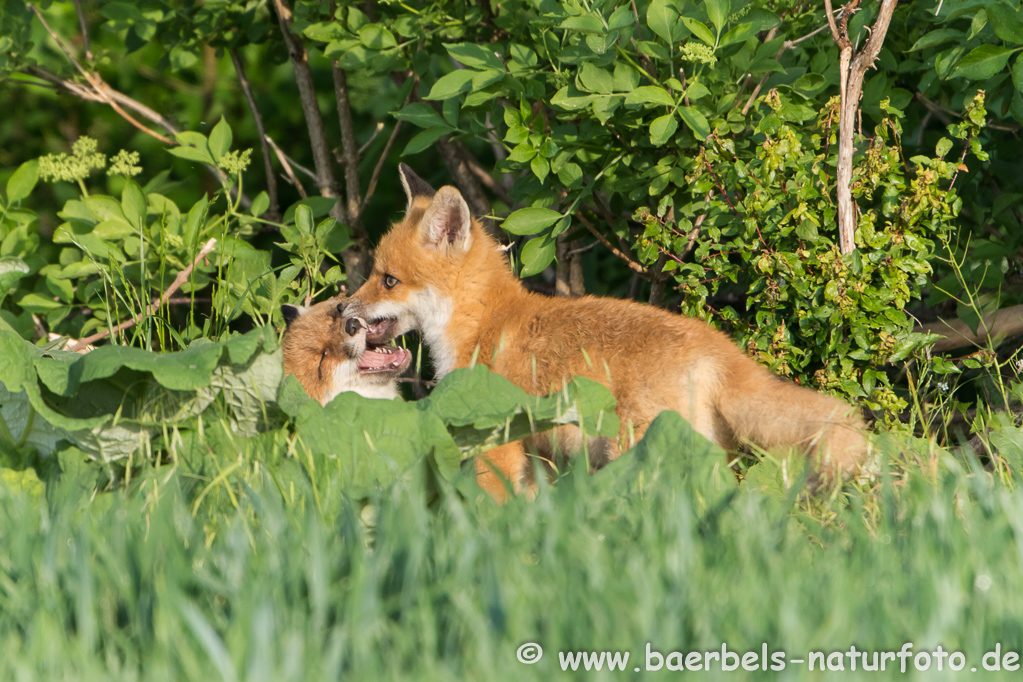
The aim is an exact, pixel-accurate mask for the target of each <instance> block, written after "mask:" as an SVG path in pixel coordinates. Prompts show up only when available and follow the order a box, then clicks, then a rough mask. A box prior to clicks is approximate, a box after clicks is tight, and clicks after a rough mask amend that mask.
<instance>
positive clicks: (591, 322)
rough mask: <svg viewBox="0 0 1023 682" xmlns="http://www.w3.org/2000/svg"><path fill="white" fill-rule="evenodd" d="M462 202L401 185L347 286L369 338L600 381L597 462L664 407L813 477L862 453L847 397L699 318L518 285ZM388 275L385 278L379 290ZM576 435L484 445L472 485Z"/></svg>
mask: <svg viewBox="0 0 1023 682" xmlns="http://www.w3.org/2000/svg"><path fill="white" fill-rule="evenodd" d="M402 172H403V173H405V174H408V173H411V171H409V170H408V169H407V168H405V167H402ZM416 180H418V178H416ZM419 182H420V183H421V182H422V181H421V180H419ZM408 184H410V183H406V185H408ZM464 204H465V202H464V200H462V197H461V195H460V194H459V193H458V191H457V190H456V189H455V188H453V187H444V188H441V189H440V190H439V191H438V192H437V193H436V195H435V196H431V195H429V194H428V195H426V196H424V195H421V194H420V195H416V194H411V195H410V197H409V206H408V210H407V212H406V216H405V219H404V220H402V221H401V222H399V223H397V224H395V225H394V226H393V227H392V228H391V230H390V231H389V232H388V233H387V234H386V235H384V237H383V238H382V239H381V242H380V245H379V246H378V248H377V250H376V261H375V265H374V269H373V272H372V274H371V275H370V277H369V279H368V281H367V282H366V283H365V284H364V285H363V286H362V287H361V288H360V289H359V291H358V292H356V293H355V294H354V295H353V297H352V298H353V300H356V301H358V302H359V303H360V304H361V305H362V306H364V309H362V310H361V312H360V314H362V315H364V316H365V317H366V318H367V320H369V321H370V325H371V327H370V335H371V338H372V335H373V334H374V333H376V334H378V335H380V336H384V337H386V336H390V335H396V334H401V333H404V332H406V331H409V330H411V329H420V330H421V331H422V333H423V337H424V340H425V341H426V343H427V345H428V346H429V348H430V352H431V356H432V357H433V358H434V360H435V364H436V365H437V367H438V373H439V374H441V375H443V374H444V373H446V372H448V371H450V370H451V369H453V368H454V367H465V366H468V365H469V364H471V362H472V361H473V358H474V357H475V358H476V361H477V362H479V363H481V364H484V365H488V366H489V367H490V369H491V370H492V371H494V372H497V373H499V374H501V375H503V376H504V377H506V378H507V379H508V380H510V381H511V382H512V383H514V384H516V385H518V386H520V387H521V388H523V389H524V390H526V391H528V392H530V393H534V394H546V393H548V392H550V391H551V390H556V389H559V388H561V386H562V384H563V382H564V381H565V380H567V379H569V378H571V377H572V376H583V377H587V378H590V379H593V380H595V381H599V382H601V383H602V384H604V385H605V386H607V387H608V388H609V389H610V390H611V391H612V393H613V394H614V396H615V398H616V399H617V401H618V407H617V412H618V416H619V417H620V418H621V422H622V430H621V433H620V435H619V438H618V440H617V441H614V440H604V441H594V442H592V443H590V445H591V447H590V448H589V452H590V455H591V462H593V463H594V465H595V466H600V465H602V464H603V463H604V462H606V461H608V460H610V459H613V458H615V457H617V456H618V454H619V453H620V451H621V449H622V448H624V447H629V446H631V444H632V443H633V442H634V441H635V440H638V439H639V438H640V437H642V435H643V432H644V431H645V429H646V427H647V426H648V425H649V424H650V422H651V421H652V420H653V419H654V417H656V416H657V415H658V414H659V413H660V412H661V411H662V410H677V411H678V412H679V413H681V414H682V416H683V417H685V418H686V419H688V420H689V422H690V423H691V424H692V425H693V427H694V428H695V429H696V430H697V431H698V432H699V433H701V434H703V435H704V436H705V437H707V438H708V439H709V440H711V441H713V442H715V443H717V444H718V445H721V446H722V447H724V448H728V449H734V448H736V447H739V446H741V445H743V444H747V443H754V444H756V445H758V446H761V447H763V448H767V449H777V448H787V447H798V448H800V449H801V450H803V451H804V452H808V453H812V454H813V455H814V457H815V461H816V463H817V465H818V471H819V472H821V473H825V474H831V473H852V472H854V471H855V470H856V469H857V467H858V465H860V464H861V463H862V462H863V460H864V458H865V456H866V451H867V448H866V441H865V439H864V437H863V433H862V430H863V425H862V423H861V421H860V420H859V418H858V417H857V416H856V415H855V414H854V411H853V409H852V408H851V407H850V406H849V405H847V404H846V403H844V402H842V401H840V400H837V399H836V398H833V397H830V396H827V395H823V394H821V393H817V392H816V391H813V390H810V389H807V388H802V387H799V386H797V385H795V384H792V383H790V382H787V381H784V380H782V379H779V378H778V377H775V376H774V375H772V374H771V373H770V372H768V371H767V370H766V369H765V368H763V367H762V366H760V365H759V364H757V363H756V362H755V361H753V360H752V359H750V358H749V357H747V356H745V355H744V354H743V353H742V352H741V351H740V350H739V349H738V348H737V347H736V346H735V344H734V343H733V342H732V341H731V339H729V338H728V337H727V336H726V335H724V334H722V333H721V332H719V331H717V330H715V329H713V328H712V327H710V326H709V325H707V324H706V323H704V322H702V321H700V320H696V319H691V318H686V317H680V316H678V315H674V314H671V313H669V312H667V311H664V310H661V309H659V308H653V307H650V306H646V305H642V304H639V303H634V302H632V301H623V300H617V299H610V298H597V297H592V296H587V297H584V298H579V299H569V298H548V297H545V296H541V295H538V294H535V293H531V292H529V291H527V290H526V289H525V288H524V287H523V286H522V284H521V283H520V282H519V280H518V279H517V278H516V277H515V276H514V275H513V273H512V272H511V270H510V268H509V266H508V263H507V261H506V258H505V255H504V253H503V251H502V250H501V249H500V247H499V245H498V244H497V243H496V242H495V241H494V240H493V239H492V238H490V237H489V236H488V235H487V234H486V232H485V231H484V230H483V228H482V227H481V226H480V225H479V224H478V223H476V222H475V221H472V220H471V219H470V218H469V216H468V208H466V207H465V206H464ZM387 277H392V278H395V279H396V280H397V283H396V284H394V285H393V287H391V288H388V287H387V286H386V283H387V282H388V281H392V280H387V279H386V278H387ZM381 318H383V319H385V320H386V319H392V318H393V322H392V323H387V322H386V321H385V322H379V320H380V319H381ZM581 445H582V444H581V439H580V435H579V432H578V430H577V429H574V428H573V427H561V428H559V429H558V431H557V433H556V434H555V436H554V437H553V438H550V437H537V438H533V439H527V441H526V442H515V443H509V444H507V445H504V446H501V447H499V448H495V449H494V450H491V451H489V452H487V453H486V454H485V456H484V458H483V459H481V460H480V461H478V462H477V470H478V472H479V480H480V484H481V485H482V486H483V487H484V489H486V490H487V491H488V492H490V493H491V494H492V495H494V496H495V497H496V498H497V499H499V500H500V499H503V498H504V495H505V494H506V492H505V485H504V481H509V482H510V483H511V484H512V487H513V488H514V489H515V490H519V489H521V488H522V487H523V486H525V485H528V484H529V481H530V477H531V475H532V467H530V466H529V465H528V459H527V452H526V448H527V447H528V448H532V449H535V450H536V451H537V452H538V454H540V456H541V457H549V456H552V455H553V454H554V453H556V452H557V451H559V450H560V451H562V452H565V451H569V452H570V451H573V450H574V451H578V450H580V449H581Z"/></svg>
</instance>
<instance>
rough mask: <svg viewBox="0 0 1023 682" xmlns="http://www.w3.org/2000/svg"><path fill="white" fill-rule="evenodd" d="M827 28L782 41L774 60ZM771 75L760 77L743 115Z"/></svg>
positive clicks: (774, 31) (771, 33) (773, 31)
mask: <svg viewBox="0 0 1023 682" xmlns="http://www.w3.org/2000/svg"><path fill="white" fill-rule="evenodd" d="M838 11H839V12H841V11H842V10H841V9H840V10H838ZM829 16H830V15H829ZM827 28H828V25H827V24H825V25H824V26H821V27H820V28H818V29H816V30H815V31H811V32H810V33H807V34H806V35H805V36H801V37H799V38H796V39H795V40H786V41H785V42H784V43H782V46H781V49H779V50H778V53H777V54H776V55H774V61H778V60H779V59H781V57H782V55H783V54H785V52H786V51H788V50H791V49H792V48H794V47H795V46H796V45H798V44H799V43H801V42H803V41H804V40H809V39H810V38H813V37H814V36H815V35H817V34H818V33H820V32H821V31H824V30H826V29H827ZM777 31H778V29H777V28H772V29H771V30H770V31H768V33H767V38H766V40H764V42H765V43H769V42H771V41H772V40H774V37H775V35H777ZM770 75H771V72H770V71H768V72H767V73H765V74H764V75H763V76H762V77H761V78H760V82H759V83H757V86H756V87H755V88H753V92H752V93H750V96H749V99H747V100H746V105H745V106H744V107H743V108H742V115H743V116H745V115H746V114H747V113H748V112H749V110H750V107H752V106H753V102H755V101H756V99H757V96H758V95H759V94H760V91H761V90H762V89H763V87H764V83H766V82H767V79H768V77H770Z"/></svg>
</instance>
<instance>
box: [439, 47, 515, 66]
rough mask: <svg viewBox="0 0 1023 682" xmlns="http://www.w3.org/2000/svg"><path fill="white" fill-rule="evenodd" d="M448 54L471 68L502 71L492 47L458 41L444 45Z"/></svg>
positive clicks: (502, 63) (501, 63)
mask: <svg viewBox="0 0 1023 682" xmlns="http://www.w3.org/2000/svg"><path fill="white" fill-rule="evenodd" d="M444 47H445V48H446V49H447V51H448V54H450V55H451V56H452V57H453V58H455V59H457V60H458V61H460V62H461V63H462V64H465V65H466V66H468V67H469V68H472V69H480V70H493V71H504V62H502V61H501V60H500V59H499V58H498V56H497V55H496V54H494V51H493V49H487V48H486V47H485V46H483V45H475V44H473V43H458V44H455V45H445V46H444Z"/></svg>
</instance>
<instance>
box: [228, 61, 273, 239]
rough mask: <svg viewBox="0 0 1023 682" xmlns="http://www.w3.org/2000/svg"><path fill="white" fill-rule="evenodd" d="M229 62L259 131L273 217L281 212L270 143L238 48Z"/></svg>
mask: <svg viewBox="0 0 1023 682" xmlns="http://www.w3.org/2000/svg"><path fill="white" fill-rule="evenodd" d="M231 62H232V63H233V64H234V70H235V73H236V74H238V83H239V84H240V85H241V86H242V93H244V95H245V101H246V102H248V103H249V110H250V111H251V112H252V118H253V119H255V121H256V131H257V132H258V133H259V153H260V154H261V155H262V156H263V172H264V174H265V175H266V194H267V196H268V197H269V199H270V207H269V213H270V216H271V219H275V218H276V217H277V216H279V215H280V212H281V211H280V206H279V205H278V202H277V176H276V175H275V174H274V166H273V162H272V161H271V160H270V145H269V143H267V141H266V129H265V128H264V127H263V115H262V114H261V113H260V112H259V108H258V107H257V106H256V98H255V97H254V96H253V94H252V88H251V87H249V79H248V78H246V77H245V66H244V64H242V60H241V57H240V56H239V55H238V50H231Z"/></svg>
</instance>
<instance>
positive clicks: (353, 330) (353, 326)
mask: <svg viewBox="0 0 1023 682" xmlns="http://www.w3.org/2000/svg"><path fill="white" fill-rule="evenodd" d="M341 305H342V304H340V303H339V304H338V306H337V307H338V308H340V307H341ZM361 329H362V325H361V324H359V321H358V320H357V319H355V318H354V317H349V318H348V321H347V322H345V333H346V334H348V336H355V335H356V334H358V333H359V330H361Z"/></svg>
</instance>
